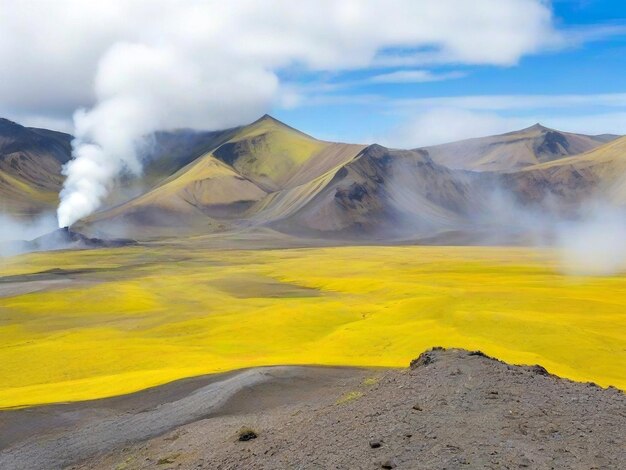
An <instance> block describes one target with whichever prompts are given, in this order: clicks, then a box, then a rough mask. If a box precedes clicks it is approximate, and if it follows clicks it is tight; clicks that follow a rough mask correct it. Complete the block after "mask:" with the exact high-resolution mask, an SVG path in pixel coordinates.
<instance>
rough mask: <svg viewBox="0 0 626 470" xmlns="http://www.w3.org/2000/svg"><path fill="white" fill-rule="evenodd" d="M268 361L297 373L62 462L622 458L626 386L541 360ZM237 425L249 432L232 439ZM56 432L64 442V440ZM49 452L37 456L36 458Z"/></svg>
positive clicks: (454, 355) (363, 463)
mask: <svg viewBox="0 0 626 470" xmlns="http://www.w3.org/2000/svg"><path fill="white" fill-rule="evenodd" d="M276 369H277V370H282V371H283V372H281V373H283V374H287V376H288V375H289V374H290V372H288V371H289V370H292V369H295V370H298V371H299V372H298V373H297V374H296V375H297V377H299V378H298V379H294V378H292V379H289V380H282V381H281V379H270V380H261V381H259V382H258V383H251V384H248V385H245V386H243V387H241V388H240V389H239V390H237V391H235V392H234V393H231V394H228V395H229V396H230V398H227V399H224V400H223V401H221V402H220V404H219V406H217V407H216V408H215V409H213V411H212V412H211V413H209V414H208V415H207V416H205V417H199V418H197V419H196V418H193V419H190V420H189V421H188V422H187V424H182V425H179V424H177V423H178V421H180V420H179V419H178V418H172V417H171V416H170V415H168V418H167V419H170V420H174V421H176V423H175V425H174V426H172V427H171V428H170V429H169V430H167V431H165V432H161V431H158V432H157V433H156V436H153V437H150V436H147V437H144V438H143V439H134V438H133V439H129V440H126V441H125V442H124V443H123V444H120V443H118V444H115V445H112V446H111V445H109V444H107V445H105V446H102V448H100V449H98V450H97V452H93V449H91V451H90V452H85V453H84V454H83V457H85V459H84V460H83V461H82V462H80V463H76V464H69V465H68V468H72V469H76V470H78V469H80V470H84V469H100V468H102V469H118V470H124V469H143V468H159V469H170V468H182V469H200V468H206V469H283V468H284V469H370V468H371V469H380V468H383V469H389V468H398V469H474V468H487V469H489V468H491V469H502V468H504V469H507V468H511V469H513V468H515V469H518V468H530V469H569V468H574V469H578V468H580V469H619V468H623V463H624V462H626V397H625V395H624V393H623V392H621V391H619V390H616V389H613V388H609V389H602V388H599V387H597V386H595V385H593V384H583V383H575V382H571V381H568V380H564V379H560V378H557V377H554V376H551V375H548V374H547V373H546V372H545V370H544V369H542V368H541V367H520V366H510V365H507V364H505V363H502V362H499V361H496V360H494V359H491V358H488V357H485V356H483V355H482V354H480V353H472V352H468V351H464V350H454V349H452V350H441V349H435V350H432V351H429V352H426V353H423V354H422V355H421V356H420V357H419V359H418V360H416V361H414V362H413V363H412V365H411V367H410V368H408V369H405V370H369V371H368V370H358V369H330V368H276ZM265 370H266V369H265ZM320 371H326V372H325V373H326V374H330V371H336V372H335V374H337V375H332V374H331V376H332V377H329V376H328V375H325V374H324V373H322V372H320ZM315 374H321V375H318V377H313V376H312V375H315ZM279 375H280V374H279ZM237 376H238V374H231V375H230V376H228V377H225V380H224V381H226V380H230V379H232V378H233V377H237ZM248 380H250V379H249V378H248ZM224 381H215V382H213V383H212V384H210V385H209V386H213V387H216V386H218V385H220V384H223V383H224ZM228 383H232V382H228ZM171 386H173V384H170V385H169V387H171ZM165 387H167V386H165ZM170 393H171V391H170ZM181 393H182V392H181ZM197 393H198V392H197V390H196V391H193V392H191V393H189V391H186V392H185V393H182V395H184V396H183V397H176V398H177V399H178V400H181V399H182V400H184V399H185V396H186V397H189V396H197ZM205 396H206V392H205ZM129 397H131V396H129ZM156 398H158V397H156ZM162 398H167V397H166V395H164V396H163V397H162ZM168 400H169V399H168ZM168 403H170V404H171V402H168ZM152 404H153V405H154V403H152ZM166 404H167V403H166ZM197 405H198V406H200V403H198V404H197ZM161 406H163V404H161V405H158V406H156V408H155V409H157V410H158V409H159V408H160V407H161ZM202 406H205V405H202ZM153 411H154V410H153ZM147 412H148V413H150V411H147ZM127 414H128V416H127V417H126V418H124V420H127V421H128V422H131V423H134V424H133V426H135V424H136V423H137V421H136V415H135V414H133V413H132V412H127ZM140 426H141V425H140ZM99 429H101V428H98V424H97V423H96V422H95V421H94V420H93V419H90V420H87V422H86V423H83V424H82V431H81V432H85V430H86V431H87V432H89V431H91V432H92V435H94V436H96V437H97V436H98V432H100V431H99ZM94 430H96V432H95V434H93V433H94ZM242 430H247V431H248V437H250V432H249V431H253V433H254V434H255V435H256V438H253V439H250V440H248V441H240V440H239V436H240V435H241V434H242ZM139 434H141V433H139ZM62 437H63V436H61V437H57V439H62ZM25 442H28V443H30V444H29V445H30V446H31V451H33V450H32V449H45V446H44V445H43V444H44V443H45V441H43V440H42V439H40V438H37V436H30V437H29V438H28V439H26V441H25ZM56 442H57V445H58V446H60V448H59V449H58V451H59V452H63V451H64V449H63V448H62V446H63V443H64V441H63V440H60V441H59V440H57V441H56ZM20 446H21V447H20ZM23 446H24V442H21V443H17V444H15V443H14V444H12V445H11V446H10V447H9V448H8V449H5V451H4V452H3V453H2V454H0V455H2V457H0V467H1V468H3V469H4V468H9V469H10V468H29V469H30V468H39V467H36V466H23V467H16V466H14V467H11V466H6V462H7V460H5V461H4V462H3V461H2V458H5V459H6V457H7V456H11V455H13V456H14V457H15V456H19V455H20V448H22V449H23V448H24V447H23ZM49 452H50V449H49V448H48V449H47V450H42V451H40V452H39V456H40V457H43V459H44V460H45V457H46V455H49ZM21 455H27V454H24V453H22V454H21ZM42 461H43V460H41V459H40V460H39V462H42ZM3 463H5V465H2V464H3ZM21 463H22V464H24V463H28V461H26V460H23V461H22V462H21ZM49 463H50V464H52V463H53V462H52V461H50V462H49ZM65 463H67V462H65ZM41 468H44V467H41ZM45 468H57V467H55V466H54V465H48V466H47V467H45Z"/></svg>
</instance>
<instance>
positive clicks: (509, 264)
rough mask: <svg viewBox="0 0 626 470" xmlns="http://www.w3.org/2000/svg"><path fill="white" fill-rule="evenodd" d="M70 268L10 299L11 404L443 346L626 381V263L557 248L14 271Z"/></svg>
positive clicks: (2, 361) (150, 251)
mask: <svg viewBox="0 0 626 470" xmlns="http://www.w3.org/2000/svg"><path fill="white" fill-rule="evenodd" d="M57 268H59V269H64V270H69V271H74V272H73V273H70V274H68V276H69V277H72V278H73V279H75V280H76V281H75V284H71V285H62V284H56V285H55V284H50V285H48V286H46V289H47V290H42V291H39V292H33V293H29V294H22V295H15V296H9V297H4V298H0V407H12V406H22V405H27V404H38V403H50V402H58V401H68V400H84V399H90V398H98V397H105V396H111V395H116V394H122V393H126V392H131V391H135V390H139V389H142V388H145V387H149V386H153V385H157V384H161V383H165V382H168V381H171V380H174V379H178V378H182V377H188V376H193V375H199V374H205V373H211V372H218V371H225V370H229V369H236V368H242V367H249V366H258V365H270V364H341V365H356V366H392V367H404V366H407V365H408V363H409V361H410V360H411V359H412V358H414V357H416V356H417V355H418V354H419V353H420V352H422V351H423V350H425V349H426V348H429V347H431V346H435V345H440V346H447V347H463V348H468V349H480V350H482V351H484V352H485V353H487V354H489V355H493V356H496V357H498V358H500V359H503V360H505V361H508V362H512V363H526V364H535V363H539V364H541V365H543V366H544V367H546V368H547V369H548V370H549V371H550V372H553V373H556V374H558V375H561V376H564V377H569V378H571V379H574V380H580V381H594V382H597V383H598V384H600V385H603V386H608V385H615V386H617V387H620V388H622V389H626V371H625V368H624V365H625V364H626V277H623V276H620V277H608V278H571V277H565V276H563V275H561V274H559V272H558V270H557V268H556V266H555V264H554V262H553V261H552V257H551V255H550V253H547V252H537V251H533V250H530V249H521V248H519V249H511V248H476V247H467V248H464V247H458V248H446V247H349V248H312V249H290V250H256V251H214V250H207V249H200V248H197V247H196V248H194V247H193V246H191V245H190V244H187V245H182V244H181V245H179V246H176V245H174V246H159V247H157V246H154V247H132V248H121V249H111V250H93V251H81V252H56V253H42V254H30V255H25V256H21V257H17V258H12V259H9V260H5V261H4V262H3V264H0V274H1V275H2V276H3V277H5V279H4V285H5V286H6V285H7V284H6V281H7V278H6V276H16V275H22V274H28V273H37V272H41V271H45V270H49V269H57ZM14 280H18V281H19V280H20V279H19V278H16V279H14ZM1 286H2V284H0V287H1ZM5 292H6V291H5Z"/></svg>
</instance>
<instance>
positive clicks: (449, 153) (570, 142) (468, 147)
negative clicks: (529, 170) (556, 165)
mask: <svg viewBox="0 0 626 470" xmlns="http://www.w3.org/2000/svg"><path fill="white" fill-rule="evenodd" d="M614 138H617V136H612V135H600V136H588V135H581V134H572V133H568V132H560V131H556V130H554V129H548V128H546V127H543V126H542V125H540V124H536V125H534V126H532V127H529V128H527V129H522V130H520V131H515V132H509V133H507V134H502V135H496V136H489V137H480V138H476V139H468V140H462V141H459V142H452V143H449V144H442V145H436V146H432V147H425V148H424V150H426V151H427V152H428V154H429V156H430V157H431V158H432V159H433V161H435V162H436V163H439V164H441V165H445V166H447V167H449V168H453V169H466V170H474V171H512V170H516V169H520V168H523V167H527V166H530V165H535V164H538V163H543V162H550V161H554V160H558V159H560V158H564V157H568V156H571V155H577V154H581V153H584V152H587V151H589V150H592V149H594V148H596V147H599V146H600V145H602V144H604V143H606V142H607V141H610V140H612V139H614Z"/></svg>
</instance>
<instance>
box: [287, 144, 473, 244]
mask: <svg viewBox="0 0 626 470" xmlns="http://www.w3.org/2000/svg"><path fill="white" fill-rule="evenodd" d="M479 179H480V176H479V175H472V174H469V173H467V172H463V171H454V170H450V169H448V168H445V167H443V166H441V165H437V164H436V163H434V162H433V161H432V160H431V159H430V158H429V157H428V156H426V155H425V153H424V152H419V151H411V150H390V149H387V148H385V147H382V146H380V145H371V146H369V147H367V148H366V149H364V150H363V151H362V152H361V153H360V154H359V156H358V157H357V158H355V159H354V160H352V161H351V162H349V163H347V164H346V165H344V166H343V167H342V168H341V169H340V170H339V171H338V172H336V174H335V175H333V178H332V179H331V180H330V181H328V182H327V184H326V185H325V186H324V187H323V188H321V189H320V190H319V191H318V193H317V194H316V195H315V196H314V197H313V198H311V200H310V201H308V202H307V204H306V205H305V206H304V207H302V208H300V209H299V210H298V211H297V212H296V213H294V214H292V215H290V217H288V218H285V219H283V220H281V221H278V222H276V223H275V226H276V227H278V228H279V229H281V230H284V231H288V232H296V233H297V232H306V231H313V232H315V233H317V234H319V235H327V236H334V237H336V236H340V237H341V236H359V235H360V236H381V237H398V236H403V235H406V234H408V233H410V234H412V235H417V234H425V233H429V232H432V231H439V230H445V229H446V228H451V227H456V226H458V225H460V224H463V220H464V218H465V216H466V215H467V214H468V213H469V212H470V211H472V210H477V208H478V207H479V206H480V203H481V199H482V197H481V193H482V190H481V189H480V186H479V185H477V184H476V182H477V181H478V180H479Z"/></svg>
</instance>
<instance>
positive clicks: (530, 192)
mask: <svg viewBox="0 0 626 470" xmlns="http://www.w3.org/2000/svg"><path fill="white" fill-rule="evenodd" d="M503 178H504V181H505V183H506V185H507V186H508V187H510V188H511V190H512V191H514V192H515V193H516V194H518V197H519V198H520V199H521V200H522V201H524V202H529V203H535V204H541V203H543V202H544V201H545V200H546V199H547V198H550V199H551V200H553V201H558V202H561V203H564V204H565V205H566V206H569V207H571V206H575V205H578V204H580V203H582V202H584V201H586V200H602V201H604V202H609V203H612V204H617V205H623V204H626V137H620V138H618V139H615V140H613V141H611V142H608V143H606V144H604V145H602V146H600V147H598V148H596V149H594V150H591V151H589V152H587V153H584V154H582V155H577V156H574V157H569V158H564V159H561V160H557V161H554V162H547V163H542V164H538V165H533V166H529V167H527V168H524V169H523V170H522V171H518V172H512V173H509V174H507V175H504V176H503Z"/></svg>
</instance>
